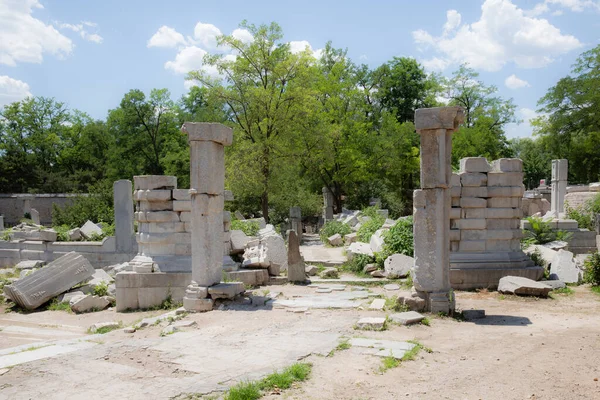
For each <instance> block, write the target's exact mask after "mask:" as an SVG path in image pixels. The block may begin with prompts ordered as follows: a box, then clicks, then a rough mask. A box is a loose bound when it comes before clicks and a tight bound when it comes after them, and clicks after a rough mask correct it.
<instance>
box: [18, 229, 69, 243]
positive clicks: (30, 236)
mask: <svg viewBox="0 0 600 400" xmlns="http://www.w3.org/2000/svg"><path fill="white" fill-rule="evenodd" d="M11 238H12V239H13V240H18V239H23V240H35V241H37V240H39V241H42V242H56V239H57V238H58V233H56V231H55V230H54V229H42V230H39V231H14V232H12V233H11Z"/></svg>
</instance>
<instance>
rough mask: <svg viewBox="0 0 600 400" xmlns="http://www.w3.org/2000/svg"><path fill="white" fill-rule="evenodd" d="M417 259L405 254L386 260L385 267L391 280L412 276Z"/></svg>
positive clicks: (394, 255) (392, 256)
mask: <svg viewBox="0 0 600 400" xmlns="http://www.w3.org/2000/svg"><path fill="white" fill-rule="evenodd" d="M414 265H415V259H414V258H412V257H410V256H407V255H404V254H392V255H391V256H389V257H388V258H386V259H385V261H384V263H383V266H384V270H385V272H387V276H388V277H389V278H404V277H406V276H408V274H410V270H411V269H412V268H413V266H414Z"/></svg>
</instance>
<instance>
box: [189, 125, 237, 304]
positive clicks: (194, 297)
mask: <svg viewBox="0 0 600 400" xmlns="http://www.w3.org/2000/svg"><path fill="white" fill-rule="evenodd" d="M181 130H182V132H184V133H187V135H188V142H189V144H190V195H191V223H192V226H191V228H192V282H191V283H190V285H189V286H188V288H187V290H186V292H185V296H184V298H183V306H184V307H185V309H186V310H187V311H209V310H212V306H213V300H212V299H210V298H209V297H208V296H209V293H210V287H211V286H213V285H217V284H219V283H220V282H221V277H222V275H223V206H224V201H225V200H224V196H223V191H224V190H225V146H229V145H231V143H232V141H233V131H232V129H231V128H228V127H226V126H225V125H222V124H212V123H192V122H186V123H184V124H183V127H182V128H181ZM241 288H242V290H243V285H241Z"/></svg>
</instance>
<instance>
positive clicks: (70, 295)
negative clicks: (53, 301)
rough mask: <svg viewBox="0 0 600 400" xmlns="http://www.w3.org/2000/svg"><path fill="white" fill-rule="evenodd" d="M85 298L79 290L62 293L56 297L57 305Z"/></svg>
mask: <svg viewBox="0 0 600 400" xmlns="http://www.w3.org/2000/svg"><path fill="white" fill-rule="evenodd" d="M78 296H85V293H83V292H82V291H81V290H75V291H73V292H67V293H63V294H61V295H60V296H58V297H57V299H58V302H59V303H70V302H71V300H73V299H74V298H75V297H78Z"/></svg>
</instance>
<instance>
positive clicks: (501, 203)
mask: <svg viewBox="0 0 600 400" xmlns="http://www.w3.org/2000/svg"><path fill="white" fill-rule="evenodd" d="M486 189H487V188H486ZM487 206H488V208H519V207H521V199H519V198H518V197H494V198H489V199H487Z"/></svg>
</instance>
